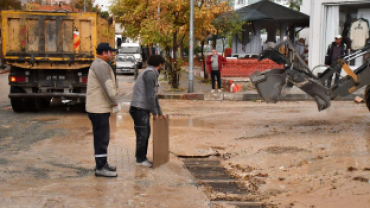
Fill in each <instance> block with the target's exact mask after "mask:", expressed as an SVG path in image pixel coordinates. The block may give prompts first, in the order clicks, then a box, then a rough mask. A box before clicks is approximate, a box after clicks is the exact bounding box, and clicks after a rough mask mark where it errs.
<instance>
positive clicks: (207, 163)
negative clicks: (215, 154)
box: [184, 158, 265, 208]
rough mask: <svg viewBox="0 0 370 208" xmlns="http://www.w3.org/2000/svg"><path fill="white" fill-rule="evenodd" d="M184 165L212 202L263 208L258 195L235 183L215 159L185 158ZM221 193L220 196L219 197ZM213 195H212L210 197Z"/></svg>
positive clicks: (240, 206) (248, 207)
mask: <svg viewBox="0 0 370 208" xmlns="http://www.w3.org/2000/svg"><path fill="white" fill-rule="evenodd" d="M184 164H185V167H186V168H187V169H188V170H189V171H190V173H191V174H192V175H193V176H194V177H195V178H197V179H198V183H199V184H200V185H203V186H204V187H205V190H206V192H207V194H208V195H209V196H210V199H211V207H213V204H220V205H222V204H224V205H225V204H227V205H231V206H235V207H239V208H264V207H265V206H264V205H263V204H262V202H261V201H260V198H259V196H256V195H254V194H253V193H250V191H249V190H248V189H247V188H245V187H242V186H241V185H240V184H238V183H237V181H236V180H235V178H233V177H231V176H230V175H229V173H228V171H227V170H226V168H224V167H223V166H222V164H221V162H220V161H219V160H217V159H210V158H186V159H184ZM220 195H221V197H219V196H220ZM212 196H213V197H212Z"/></svg>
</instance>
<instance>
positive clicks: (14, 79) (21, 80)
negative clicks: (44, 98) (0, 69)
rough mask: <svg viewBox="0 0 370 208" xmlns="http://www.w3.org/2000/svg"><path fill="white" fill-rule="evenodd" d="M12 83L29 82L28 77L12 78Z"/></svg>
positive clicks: (10, 78)
mask: <svg viewBox="0 0 370 208" xmlns="http://www.w3.org/2000/svg"><path fill="white" fill-rule="evenodd" d="M9 81H10V82H27V77H24V76H10V77H9Z"/></svg>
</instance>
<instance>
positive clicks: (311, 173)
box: [0, 75, 370, 208]
mask: <svg viewBox="0 0 370 208" xmlns="http://www.w3.org/2000/svg"><path fill="white" fill-rule="evenodd" d="M118 80H119V89H118V94H119V96H120V97H119V99H120V102H121V103H122V106H123V108H122V110H121V112H120V113H118V114H117V115H115V116H112V120H111V122H112V123H113V122H114V124H115V125H114V126H116V129H112V134H111V141H110V146H109V150H108V155H109V163H112V164H114V165H116V166H117V174H118V177H117V178H114V179H107V178H97V177H95V176H94V171H93V167H94V158H93V142H92V130H91V124H90V121H89V119H88V118H87V115H86V114H85V113H82V112H81V110H82V109H81V108H80V107H78V106H68V105H64V104H61V103H54V104H53V106H52V107H49V108H47V109H43V110H41V111H40V112H37V113H33V112H25V113H20V114H18V113H14V112H13V111H12V109H11V107H10V102H9V99H8V98H7V94H8V91H9V88H8V86H7V75H0V87H1V88H0V91H1V93H0V202H1V203H0V207H12V208H13V207H22V208H23V207H73V208H75V207H189V208H193V207H197V208H198V207H199V208H202V207H212V206H210V200H211V199H219V198H227V197H225V196H224V195H218V194H217V193H209V192H207V190H206V189H204V188H202V187H201V186H199V185H197V180H196V179H195V178H194V177H192V175H191V173H190V172H189V171H187V170H186V169H185V168H184V163H183V162H182V160H181V159H179V158H177V157H175V156H174V155H188V156H189V155H190V156H191V155H198V156H199V155H206V154H209V153H215V152H216V151H217V152H218V153H219V154H220V155H221V157H217V158H214V159H217V160H220V161H221V163H222V165H223V166H225V167H226V168H227V170H228V171H230V172H229V173H230V175H233V176H234V177H235V178H236V179H237V180H239V181H238V182H240V183H242V184H245V186H246V187H249V186H251V184H252V183H254V184H255V185H256V186H258V187H257V188H258V190H257V191H258V192H259V194H261V196H264V197H265V198H266V201H267V202H269V203H272V204H274V205H276V206H274V207H281V208H285V207H292V204H294V207H335V208H337V207H368V205H369V204H370V201H369V196H370V186H369V183H368V181H366V179H367V180H368V179H369V178H370V172H369V171H368V170H370V165H369V162H368V161H369V154H370V151H369V148H370V146H369V145H370V140H369V139H368V138H369V132H370V130H369V127H370V116H369V115H370V114H369V112H368V110H367V108H366V106H365V105H364V104H355V103H354V102H333V106H332V107H331V108H330V109H328V110H326V111H324V112H317V107H316V105H315V103H313V102H281V103H278V104H276V105H273V104H266V103H255V102H219V101H214V102H209V101H176V100H160V103H161V106H162V110H163V111H164V112H165V113H168V114H169V115H170V118H171V119H170V149H171V152H172V153H173V154H171V158H170V162H169V163H167V164H165V165H163V166H161V167H159V168H158V169H154V170H152V169H146V168H142V167H138V166H135V159H134V149H135V133H134V131H133V122H132V119H131V118H130V116H129V115H128V113H127V110H128V107H129V101H130V99H131V97H132V89H133V86H134V80H133V76H122V75H119V76H118ZM151 141H152V140H151ZM148 155H149V157H150V156H151V155H152V143H151V142H150V144H149V150H148ZM349 169H350V170H351V171H349ZM355 169H356V170H355ZM356 178H357V179H356ZM208 195H209V197H207V196H208ZM342 205H343V206H342Z"/></svg>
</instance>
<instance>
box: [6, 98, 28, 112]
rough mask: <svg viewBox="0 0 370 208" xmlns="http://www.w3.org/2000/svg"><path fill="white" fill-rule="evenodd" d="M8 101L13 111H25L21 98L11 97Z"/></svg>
mask: <svg viewBox="0 0 370 208" xmlns="http://www.w3.org/2000/svg"><path fill="white" fill-rule="evenodd" d="M10 103H11V104H12V108H13V111H14V112H16V113H23V112H24V111H26V106H25V102H24V101H23V100H22V99H18V98H11V99H10Z"/></svg>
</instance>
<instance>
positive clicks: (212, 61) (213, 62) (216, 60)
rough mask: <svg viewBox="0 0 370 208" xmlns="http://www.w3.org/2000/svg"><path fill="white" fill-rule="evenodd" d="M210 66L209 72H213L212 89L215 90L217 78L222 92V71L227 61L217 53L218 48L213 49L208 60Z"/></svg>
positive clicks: (219, 89) (218, 86) (219, 90)
mask: <svg viewBox="0 0 370 208" xmlns="http://www.w3.org/2000/svg"><path fill="white" fill-rule="evenodd" d="M206 63H207V66H208V72H209V73H210V74H211V80H212V90H211V92H212V93H213V92H215V79H217V88H218V92H221V72H222V66H223V64H224V63H226V59H225V58H224V57H223V56H221V55H218V54H217V51H216V49H212V55H210V56H209V57H208V59H207V61H206Z"/></svg>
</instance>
